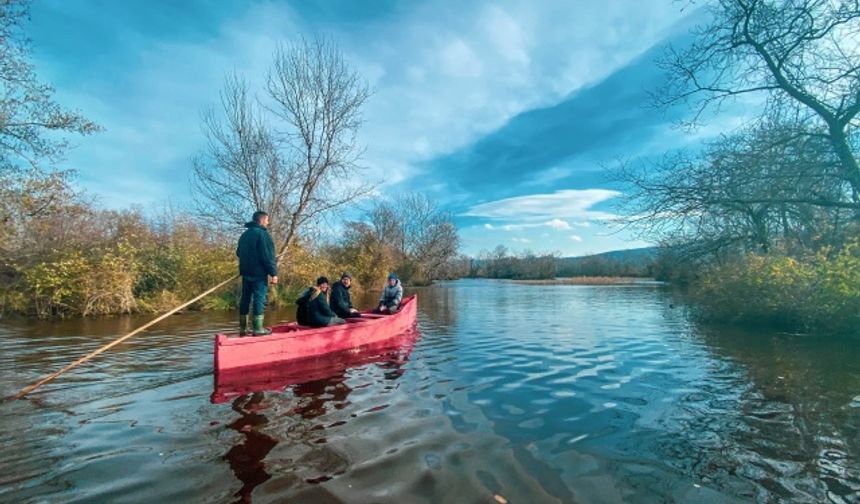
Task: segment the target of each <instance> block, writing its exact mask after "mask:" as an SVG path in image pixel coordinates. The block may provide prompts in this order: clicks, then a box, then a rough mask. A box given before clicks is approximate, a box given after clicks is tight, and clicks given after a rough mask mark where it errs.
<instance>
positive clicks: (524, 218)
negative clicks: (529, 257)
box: [462, 189, 621, 229]
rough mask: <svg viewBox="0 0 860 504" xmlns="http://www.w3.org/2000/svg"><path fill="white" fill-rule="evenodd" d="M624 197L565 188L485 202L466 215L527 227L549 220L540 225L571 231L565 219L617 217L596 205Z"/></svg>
mask: <svg viewBox="0 0 860 504" xmlns="http://www.w3.org/2000/svg"><path fill="white" fill-rule="evenodd" d="M620 195H621V193H620V192H618V191H613V190H610V189H564V190H559V191H555V192H553V193H549V194H530V195H527V196H516V197H513V198H504V199H500V200H496V201H490V202H487V203H481V204H480V205H475V206H473V207H471V208H470V209H469V210H467V211H466V212H464V213H463V214H462V215H463V216H466V217H483V218H487V219H505V220H517V221H520V222H521V223H523V224H533V221H535V220H543V219H548V220H547V221H545V222H543V223H541V224H538V225H539V226H542V225H550V227H555V228H556V229H567V228H568V227H569V224H568V223H567V222H566V221H563V220H562V219H565V218H570V219H579V220H583V221H589V220H608V219H612V218H614V217H615V215H614V214H611V213H608V212H605V211H601V210H595V209H594V206H596V205H598V204H600V203H603V202H605V201H608V200H610V199H612V198H615V197H617V196H620ZM551 223H554V224H555V225H551ZM562 223H563V224H562ZM520 225H522V224H520ZM563 226H564V227H563Z"/></svg>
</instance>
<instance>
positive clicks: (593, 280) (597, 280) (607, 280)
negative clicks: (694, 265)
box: [510, 276, 663, 285]
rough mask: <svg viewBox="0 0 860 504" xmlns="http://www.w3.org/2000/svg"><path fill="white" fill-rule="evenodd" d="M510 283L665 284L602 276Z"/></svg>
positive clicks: (652, 280) (632, 278) (644, 279)
mask: <svg viewBox="0 0 860 504" xmlns="http://www.w3.org/2000/svg"><path fill="white" fill-rule="evenodd" d="M510 282H513V283H516V284H520V285H634V284H651V283H663V282H658V281H657V280H654V279H653V278H640V277H601V276H580V277H566V278H548V279H543V280H510Z"/></svg>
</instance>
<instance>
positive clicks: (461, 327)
mask: <svg viewBox="0 0 860 504" xmlns="http://www.w3.org/2000/svg"><path fill="white" fill-rule="evenodd" d="M420 294H421V304H420V314H419V327H418V331H419V333H420V334H419V336H420V337H419V339H418V340H417V341H416V342H415V346H414V348H412V350H411V352H407V351H406V350H400V351H391V352H382V353H379V354H378V355H371V356H369V358H366V359H365V360H363V361H362V362H361V363H360V364H357V365H353V366H340V367H334V368H332V369H331V372H330V373H326V374H327V375H328V376H326V377H325V378H323V379H317V380H312V381H307V382H305V383H300V384H295V383H294V384H290V385H286V384H285V385H284V386H283V387H281V389H280V390H279V391H262V392H258V393H252V394H247V395H242V396H239V397H237V398H236V399H234V400H232V401H229V402H227V403H224V404H212V403H210V401H209V395H210V394H211V393H212V386H213V383H212V376H211V366H212V363H211V358H212V357H211V351H212V339H211V334H212V333H214V332H216V331H218V330H220V329H227V328H231V327H232V323H233V321H232V319H233V318H234V317H233V315H231V314H219V313H208V314H199V313H198V314H186V315H182V316H177V317H174V318H172V319H171V320H170V321H169V322H168V323H167V324H166V325H164V326H163V327H161V328H160V329H159V330H158V331H156V332H153V333H151V334H148V335H146V336H145V337H141V338H139V339H137V340H134V341H132V342H130V343H128V344H126V345H124V346H123V347H122V348H121V349H120V351H114V352H110V353H108V354H106V355H104V356H103V357H102V358H99V359H98V360H96V361H94V362H93V363H92V364H91V365H88V366H86V367H84V368H81V369H79V370H76V371H74V372H73V373H70V375H68V376H67V377H64V378H63V379H62V380H60V381H58V382H56V383H55V384H51V385H49V386H47V387H46V389H45V391H44V392H40V393H38V394H36V395H35V396H33V398H31V399H29V400H27V401H16V402H11V403H9V402H7V403H3V404H0V446H2V448H3V457H2V458H0V501H3V502H7V501H9V502H13V501H14V502H152V501H159V500H161V501H164V502H251V501H254V502H284V501H285V500H289V501H290V502H313V503H317V502H494V501H493V498H494V495H501V496H504V497H505V498H506V499H507V500H508V501H509V502H512V503H517V502H520V503H539V502H580V503H603V502H607V503H610V502H635V503H640V502H642V503H651V502H654V503H657V502H661V503H662V502H697V503H698V502H715V503H717V502H719V503H722V502H788V503H805V502H833V503H849V502H858V501H860V462H859V461H860V432H858V430H860V342H858V341H856V340H851V339H847V338H845V339H840V338H827V339H823V338H813V337H803V336H792V335H781V334H773V333H761V332H757V333H756V332H739V331H736V330H728V329H724V328H722V329H721V328H713V327H710V328H709V327H697V326H695V325H693V324H691V322H690V321H689V320H688V319H687V318H686V317H685V315H684V313H683V311H682V310H680V309H677V308H672V306H673V305H677V304H678V300H677V299H674V298H673V297H672V293H671V292H669V291H668V290H667V289H665V288H662V287H659V286H654V285H644V286H632V287H619V286H604V287H577V286H551V287H535V286H520V285H515V284H510V283H503V282H490V281H483V282H477V281H462V282H456V283H451V284H446V285H441V286H437V287H433V288H430V289H425V290H423V291H421V292H420ZM280 316H281V317H282V318H283V317H284V316H285V314H281V315H280ZM137 321H138V320H135V319H133V318H120V319H104V320H95V321H67V322H61V323H44V322H33V321H14V320H13V321H4V324H3V325H2V326H0V338H2V341H3V344H4V352H2V354H0V378H2V382H0V393H2V394H3V395H4V396H6V395H8V394H10V393H12V392H14V391H15V390H17V388H19V387H21V386H23V385H24V384H25V383H27V382H29V381H31V380H34V379H36V378H38V376H39V375H41V374H42V373H44V372H46V371H48V370H53V369H55V368H58V367H60V366H62V365H63V364H65V363H66V362H68V361H69V360H71V359H72V358H74V357H77V356H78V355H80V354H83V353H85V352H87V351H90V350H92V349H94V348H97V347H98V346H100V345H101V344H104V343H106V342H108V341H110V340H111V339H112V337H114V335H115V334H117V333H121V332H123V330H129V329H131V328H132V327H133V326H134V324H135V323H136V322H137ZM326 369H328V368H326Z"/></svg>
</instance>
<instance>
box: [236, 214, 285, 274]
mask: <svg viewBox="0 0 860 504" xmlns="http://www.w3.org/2000/svg"><path fill="white" fill-rule="evenodd" d="M245 227H246V228H248V229H246V230H245V232H244V233H242V236H240V237H239V246H237V247H236V255H237V256H238V257H239V274H240V275H242V277H243V278H246V279H248V280H265V279H266V276H267V275H269V276H278V262H277V259H276V258H275V242H273V241H272V236H271V235H270V234H269V231H267V230H266V228H264V227H263V226H261V225H259V224H257V223H256V222H248V223H247V224H245Z"/></svg>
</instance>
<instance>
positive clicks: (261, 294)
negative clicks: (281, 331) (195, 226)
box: [236, 210, 278, 336]
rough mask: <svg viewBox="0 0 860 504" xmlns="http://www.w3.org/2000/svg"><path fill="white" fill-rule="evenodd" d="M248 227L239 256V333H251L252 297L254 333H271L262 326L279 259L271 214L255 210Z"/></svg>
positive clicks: (238, 252) (276, 275) (275, 278)
mask: <svg viewBox="0 0 860 504" xmlns="http://www.w3.org/2000/svg"><path fill="white" fill-rule="evenodd" d="M245 227H246V228H248V229H246V230H245V232H244V233H242V236H241V237H239V246H238V247H236V255H237V256H239V274H240V275H242V299H241V300H240V301H239V335H240V336H244V335H245V334H247V332H248V311H249V308H250V307H251V301H252V300H253V303H254V309H253V311H252V313H253V315H254V317H253V318H254V328H253V333H254V336H263V335H266V334H272V331H270V330H269V329H266V328H265V327H263V309H264V307H265V304H266V295H267V294H268V293H269V277H272V283H273V284H276V283H278V260H277V258H276V257H275V242H273V241H272V236H271V235H270V234H269V231H268V229H267V228H268V227H269V214H267V213H266V212H263V211H259V210H258V211H256V212H254V216H253V217H252V218H251V222H248V223H246V224H245Z"/></svg>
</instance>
